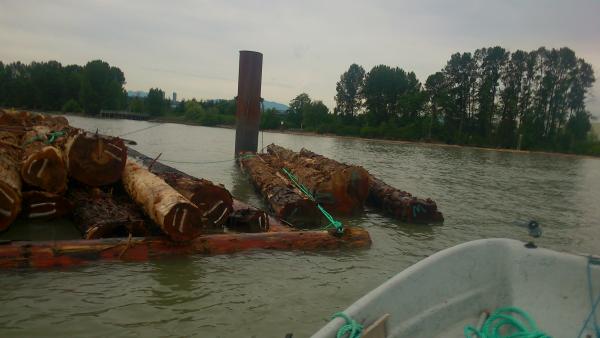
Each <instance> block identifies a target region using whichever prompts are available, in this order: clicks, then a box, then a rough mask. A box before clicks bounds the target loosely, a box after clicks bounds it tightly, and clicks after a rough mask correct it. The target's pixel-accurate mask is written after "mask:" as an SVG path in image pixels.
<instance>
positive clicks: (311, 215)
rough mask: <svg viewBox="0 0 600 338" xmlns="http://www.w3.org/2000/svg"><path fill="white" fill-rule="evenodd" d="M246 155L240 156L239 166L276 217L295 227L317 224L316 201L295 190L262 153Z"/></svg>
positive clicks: (318, 220)
mask: <svg viewBox="0 0 600 338" xmlns="http://www.w3.org/2000/svg"><path fill="white" fill-rule="evenodd" d="M248 155H250V154H246V156H242V158H241V159H240V167H241V168H242V170H244V171H245V172H247V173H248V175H249V176H250V178H251V180H252V182H253V183H254V186H255V187H256V188H257V189H258V190H259V191H260V193H261V194H262V196H263V197H264V198H265V199H266V200H267V202H269V205H270V206H271V208H272V209H273V211H274V212H275V214H276V215H277V217H280V218H282V219H284V220H286V221H287V222H289V223H291V224H292V225H294V226H298V227H318V226H319V225H320V218H321V214H320V213H319V210H318V209H317V204H316V203H315V202H314V201H312V200H310V199H309V198H308V197H307V196H305V195H304V194H302V193H301V192H300V191H298V190H297V189H295V188H294V187H293V186H292V185H291V182H290V181H289V180H288V178H287V177H284V174H283V173H280V172H279V170H278V169H277V168H275V167H272V166H270V165H269V164H267V162H265V160H264V159H263V155H256V156H251V155H250V156H248ZM267 157H268V156H267Z"/></svg>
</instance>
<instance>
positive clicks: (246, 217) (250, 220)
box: [227, 208, 270, 232]
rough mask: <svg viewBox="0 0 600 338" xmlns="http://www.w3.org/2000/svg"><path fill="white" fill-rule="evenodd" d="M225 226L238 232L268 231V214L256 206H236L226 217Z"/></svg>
mask: <svg viewBox="0 0 600 338" xmlns="http://www.w3.org/2000/svg"><path fill="white" fill-rule="evenodd" d="M227 227H228V228H229V229H233V230H236V231H239V232H269V229H270V224H269V215H268V214H267V213H266V212H264V211H262V210H259V209H256V208H237V209H236V210H235V211H234V212H233V213H232V214H231V215H230V216H229V218H228V219H227Z"/></svg>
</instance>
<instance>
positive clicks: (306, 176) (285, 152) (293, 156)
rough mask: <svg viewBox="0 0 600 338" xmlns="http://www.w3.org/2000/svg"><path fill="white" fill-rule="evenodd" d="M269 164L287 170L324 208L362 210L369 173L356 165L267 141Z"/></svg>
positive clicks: (345, 212)
mask: <svg viewBox="0 0 600 338" xmlns="http://www.w3.org/2000/svg"><path fill="white" fill-rule="evenodd" d="M267 151H268V152H269V154H271V155H272V156H271V157H269V158H268V162H269V164H270V165H272V166H274V167H278V168H286V169H287V170H290V171H291V172H292V173H293V174H294V175H295V176H297V177H298V179H299V181H300V182H301V183H302V184H303V185H305V186H306V187H307V188H308V189H309V190H310V191H311V193H312V194H313V196H314V197H315V199H316V200H317V202H319V203H320V204H322V205H323V206H324V207H325V208H326V209H327V210H328V211H330V212H333V213H336V214H342V215H352V214H356V213H357V212H360V211H362V210H363V206H364V204H365V201H366V199H367V196H368V193H369V174H368V172H367V171H366V170H365V169H364V168H362V167H359V166H355V165H348V164H344V163H339V162H337V161H334V160H331V159H328V158H326V157H324V156H321V155H318V154H315V153H312V152H310V151H308V150H305V149H302V150H301V151H300V153H296V152H293V151H291V150H289V149H285V148H283V147H280V146H277V145H274V144H271V145H269V146H267Z"/></svg>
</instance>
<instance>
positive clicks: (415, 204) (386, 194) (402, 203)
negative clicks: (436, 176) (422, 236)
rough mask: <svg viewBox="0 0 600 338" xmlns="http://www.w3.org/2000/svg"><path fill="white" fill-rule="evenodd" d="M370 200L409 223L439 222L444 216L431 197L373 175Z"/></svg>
mask: <svg viewBox="0 0 600 338" xmlns="http://www.w3.org/2000/svg"><path fill="white" fill-rule="evenodd" d="M370 182H371V183H370V189H369V198H368V202H369V204H370V205H372V206H374V207H377V208H379V209H381V210H383V211H384V212H385V213H386V214H388V215H390V216H392V217H394V218H396V219H399V220H401V221H403V222H408V223H439V222H443V221H444V216H443V215H442V213H441V212H439V211H438V209H437V204H436V203H435V202H434V201H433V200H432V199H430V198H427V199H422V198H416V197H414V196H412V195H411V194H410V193H408V192H406V191H402V190H400V189H396V188H394V187H392V186H390V185H389V184H386V183H385V182H383V181H382V180H380V179H378V178H375V177H373V176H371V181H370Z"/></svg>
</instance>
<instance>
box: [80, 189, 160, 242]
mask: <svg viewBox="0 0 600 338" xmlns="http://www.w3.org/2000/svg"><path fill="white" fill-rule="evenodd" d="M68 198H69V200H70V201H72V203H73V212H72V218H73V220H74V221H75V223H76V224H77V227H78V228H79V231H80V232H81V234H82V235H83V238H85V239H98V238H110V237H127V236H128V235H130V234H131V235H132V236H147V235H148V234H149V230H148V229H147V227H146V222H145V220H144V216H143V214H142V212H141V211H140V210H139V208H138V207H137V206H136V205H135V204H133V203H132V202H130V201H127V200H126V199H125V198H123V197H121V198H115V197H114V196H113V195H112V194H110V193H107V192H104V191H102V190H100V189H98V188H87V187H77V188H72V189H70V190H69V193H68Z"/></svg>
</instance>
